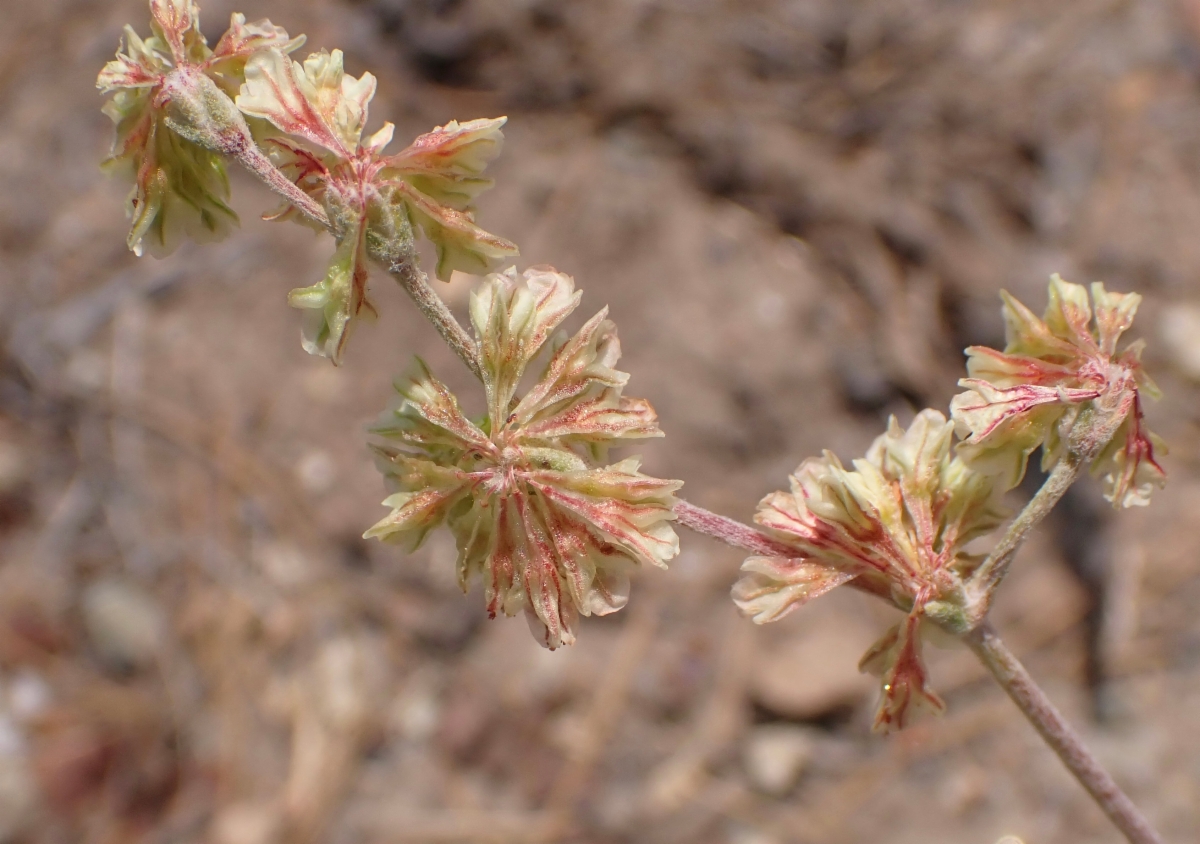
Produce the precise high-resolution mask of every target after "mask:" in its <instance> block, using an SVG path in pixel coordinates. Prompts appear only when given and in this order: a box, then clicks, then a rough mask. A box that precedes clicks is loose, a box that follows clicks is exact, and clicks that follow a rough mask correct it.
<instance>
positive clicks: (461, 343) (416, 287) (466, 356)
mask: <svg viewBox="0 0 1200 844" xmlns="http://www.w3.org/2000/svg"><path fill="white" fill-rule="evenodd" d="M389 272H391V274H392V275H393V276H394V277H395V279H396V280H397V281H398V282H400V286H401V287H403V288H404V289H405V291H407V292H408V295H409V296H411V297H412V300H413V302H415V303H416V305H417V307H418V308H420V310H421V313H423V314H425V316H426V317H427V318H428V319H429V321H430V322H432V323H433V327H434V328H436V329H437V331H438V334H441V335H442V339H443V340H445V341H446V343H447V344H448V345H449V346H450V348H451V349H452V350H453V351H454V354H456V355H458V356H459V358H461V359H462V362H463V363H465V364H466V365H467V369H469V370H471V372H472V373H474V375H475V377H476V378H478V379H479V380H481V381H482V380H483V369H482V368H481V367H480V365H479V344H478V343H476V342H475V341H474V340H473V339H471V335H470V334H468V333H467V330H466V329H465V328H463V327H462V324H461V323H459V321H458V320H457V319H455V317H454V314H453V313H451V311H450V309H449V308H448V307H446V303H445V302H443V301H442V297H440V296H438V295H437V293H436V292H435V291H434V289H433V288H432V287H431V286H430V284H429V277H428V276H426V275H425V271H424V270H422V269H421V268H420V267H418V266H417V265H416V262H415V260H414V261H399V262H397V263H395V264H393V265H392V267H391V269H390V270H389Z"/></svg>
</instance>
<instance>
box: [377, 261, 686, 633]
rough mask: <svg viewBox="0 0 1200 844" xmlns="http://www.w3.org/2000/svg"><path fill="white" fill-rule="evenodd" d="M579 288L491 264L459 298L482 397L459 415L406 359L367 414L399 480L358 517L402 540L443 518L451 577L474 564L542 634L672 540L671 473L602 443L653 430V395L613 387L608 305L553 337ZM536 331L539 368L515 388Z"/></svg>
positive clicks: (673, 548) (492, 604) (613, 588)
mask: <svg viewBox="0 0 1200 844" xmlns="http://www.w3.org/2000/svg"><path fill="white" fill-rule="evenodd" d="M578 303H579V293H577V292H575V290H574V283H573V281H572V280H571V278H570V276H567V275H564V274H562V273H558V272H555V271H554V270H552V269H549V268H536V269H530V270H526V271H525V273H524V274H523V275H517V273H516V271H515V270H514V269H510V270H509V271H507V272H506V273H503V274H492V275H490V276H488V278H487V279H486V281H485V282H484V284H483V286H482V287H481V288H480V289H479V290H477V291H476V292H475V293H474V295H473V296H472V299H471V321H472V323H473V324H474V327H475V331H476V334H477V335H478V337H479V353H480V362H481V368H482V370H483V379H484V386H485V389H486V394H487V413H486V415H485V416H484V417H483V419H482V420H480V421H479V423H478V424H476V423H474V422H472V421H471V420H469V419H468V418H467V417H466V416H465V415H464V414H463V412H462V410H461V409H460V408H459V405H458V402H457V400H456V399H455V398H454V396H453V395H452V394H451V393H450V392H449V390H448V389H447V388H446V387H445V386H444V385H443V384H442V383H441V382H439V381H438V380H437V379H435V378H434V377H433V375H431V374H430V372H429V370H428V369H427V368H426V367H425V365H424V364H423V363H421V362H420V361H419V360H418V361H417V364H416V367H415V369H414V370H413V372H412V373H411V374H409V375H408V376H407V377H405V378H402V379H401V380H400V381H399V382H398V383H397V385H396V388H397V390H398V392H399V393H400V396H401V397H402V401H401V402H400V404H399V406H398V407H397V408H396V409H394V410H393V411H391V412H389V413H388V414H386V415H385V417H384V419H383V420H382V421H381V422H380V424H379V425H378V427H376V428H375V429H374V432H375V433H376V434H378V435H379V437H380V438H381V442H380V444H379V445H378V446H377V450H378V453H379V455H380V464H381V469H382V470H383V471H384V473H385V475H386V476H387V477H388V478H390V480H391V482H392V483H393V484H394V485H395V487H396V489H397V490H398V491H397V492H396V493H395V494H394V495H392V496H391V497H389V498H388V499H387V500H386V501H384V504H385V505H386V506H389V507H392V508H393V509H392V512H391V514H390V515H388V516H387V517H386V518H384V519H383V520H382V521H380V522H379V523H378V524H377V525H375V526H374V527H373V528H371V529H370V530H369V531H367V533H366V535H367V536H368V537H378V538H380V539H385V540H389V541H393V542H398V543H400V544H402V545H404V546H406V547H407V548H409V549H413V548H416V547H417V546H419V545H420V544H421V543H422V541H423V540H424V539H425V537H426V536H427V535H428V533H429V532H430V531H431V530H432V529H434V528H435V527H436V526H438V525H439V524H443V523H445V524H446V525H447V526H448V527H449V528H450V531H451V532H452V533H453V534H454V537H455V539H456V541H457V545H458V577H459V581H460V583H461V584H462V586H463V589H464V590H465V589H466V588H467V586H468V584H469V583H470V581H471V580H472V579H473V578H474V577H475V576H476V575H480V576H482V579H483V581H484V584H485V598H486V602H487V609H488V613H489V615H491V616H493V617H494V616H495V615H496V613H498V612H503V613H505V614H507V615H515V614H516V612H517V611H518V610H522V609H523V610H524V611H525V614H526V617H527V619H528V620H529V623H530V627H531V629H532V630H533V631H534V634H535V636H536V637H537V638H538V640H539V641H540V642H542V644H544V645H545V646H546V647H549V648H552V649H553V648H557V647H559V646H561V645H568V644H571V643H572V642H573V641H574V640H575V624H576V619H577V617H578V616H579V615H585V616H586V615H592V614H596V615H604V614H606V613H610V612H614V611H616V610H618V609H620V608H621V607H622V606H624V604H625V602H626V600H627V598H628V588H629V569H630V567H631V566H632V565H633V564H636V563H646V564H652V565H656V566H664V565H665V564H666V562H667V561H668V560H670V559H671V558H672V557H674V556H675V555H676V553H678V550H679V542H678V539H677V537H676V536H675V532H674V531H673V530H672V528H671V524H670V520H671V519H673V518H674V516H673V514H672V512H671V510H672V507H673V505H674V501H675V499H674V495H673V493H674V492H675V490H677V489H678V488H679V486H680V483H679V482H678V481H667V480H660V479H658V478H652V477H648V476H646V475H643V474H642V473H641V472H639V471H638V466H639V464H638V461H637V460H636V459H633V458H630V459H626V460H622V461H620V462H618V463H614V464H611V465H606V463H607V449H608V447H609V446H610V445H613V444H619V443H621V442H623V441H625V440H632V439H641V438H645V437H657V436H661V435H662V432H661V431H660V430H659V429H658V424H657V419H656V416H655V413H654V410H653V408H651V407H650V405H649V403H648V402H646V401H644V400H642V399H633V398H628V397H626V396H623V395H622V394H621V390H622V387H623V386H624V384H625V382H626V381H627V380H628V377H629V376H628V375H627V374H626V373H624V372H620V371H618V370H616V369H614V368H613V367H614V366H615V364H616V362H617V359H618V358H619V357H620V345H619V343H618V341H617V334H616V328H615V327H614V326H613V324H612V323H611V322H610V321H609V320H608V319H606V315H607V310H603V311H601V312H600V313H598V314H596V315H595V316H594V317H592V319H590V320H588V322H587V323H586V324H585V325H584V326H583V327H582V328H581V329H580V330H579V331H578V332H577V333H576V334H575V335H574V336H572V337H570V338H569V339H560V340H558V341H557V342H554V341H552V340H551V335H552V334H554V332H555V329H556V328H557V327H558V326H559V324H560V323H561V322H562V321H563V319H565V318H566V317H567V315H568V314H570V313H571V312H572V311H573V310H574V309H575V308H576V306H577V305H578ZM547 347H549V348H551V350H552V351H551V354H550V355H549V359H548V361H547V362H546V364H545V368H544V369H543V370H542V374H541V377H540V378H539V379H538V380H537V382H536V383H535V384H534V385H533V386H531V387H530V388H529V389H528V391H527V392H525V394H524V395H523V396H520V397H519V398H518V397H517V387H518V383H519V382H520V381H521V378H522V376H523V375H524V374H525V371H526V369H527V368H528V367H529V366H530V364H531V363H532V362H533V360H534V358H535V357H537V355H538V354H539V352H541V351H542V350H543V348H547Z"/></svg>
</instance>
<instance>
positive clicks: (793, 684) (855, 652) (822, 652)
mask: <svg viewBox="0 0 1200 844" xmlns="http://www.w3.org/2000/svg"><path fill="white" fill-rule="evenodd" d="M806 609H807V608H806ZM860 628H861V625H858V624H855V623H852V622H850V621H848V620H846V619H845V618H844V617H843V616H840V615H835V614H829V615H828V616H827V617H825V618H823V619H821V623H820V624H819V625H816V624H813V625H809V626H806V627H805V629H804V630H803V632H802V633H800V635H796V636H792V637H789V638H788V639H786V640H784V641H782V642H779V643H778V644H776V645H775V646H774V647H770V648H763V649H762V650H760V652H759V654H758V656H757V658H756V659H755V664H754V668H753V669H752V671H751V675H750V693H751V695H752V696H753V698H754V699H755V701H756V702H757V703H758V704H759V705H761V706H762V707H763V708H764V709H766V710H768V711H769V712H772V713H774V714H775V715H779V716H781V717H784V718H789V719H796V720H815V719H819V718H822V717H825V716H828V715H831V714H835V713H837V712H838V711H839V710H843V709H846V708H849V707H854V706H857V705H858V704H859V703H861V702H862V701H863V699H864V698H866V697H868V696H869V695H870V694H872V692H873V691H874V689H875V685H876V683H875V680H874V679H873V678H871V677H869V676H867V675H866V674H863V673H862V672H860V671H859V670H858V661H859V659H861V658H862V655H863V652H864V650H865V649H866V647H867V646H868V645H869V644H870V642H869V640H868V641H867V644H865V645H864V644H863V639H864V636H863V633H864V631H863V630H862V629H860Z"/></svg>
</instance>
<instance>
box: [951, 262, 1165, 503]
mask: <svg viewBox="0 0 1200 844" xmlns="http://www.w3.org/2000/svg"><path fill="white" fill-rule="evenodd" d="M1001 298H1002V299H1003V300H1004V321H1005V326H1006V334H1007V341H1008V344H1007V346H1006V347H1005V350H1004V351H1003V352H998V351H996V350H995V349H990V348H987V347H985V346H971V347H970V348H968V349H967V356H968V360H967V372H968V375H969V377H968V378H964V379H963V380H962V381H960V382H959V383H960V385H961V386H963V387H966V388H967V391H966V392H964V393H962V394H960V395H958V396H956V397H955V398H954V400H953V401H952V402H951V405H950V408H951V413H952V415H953V418H954V421H955V424H956V425H957V427H958V432H959V435H960V436H961V437H963V439H964V442H963V444H962V446H961V447H960V452H961V453H962V455H963V456H964V457H966V458H967V459H969V460H970V461H971V462H972V464H973V465H974V466H976V468H978V469H980V470H982V471H986V472H990V473H995V474H998V475H1000V476H1001V478H1002V479H1003V483H1004V485H1005V487H1006V488H1011V487H1013V486H1015V485H1016V484H1017V483H1019V482H1020V480H1021V478H1022V476H1023V475H1024V474H1025V465H1026V462H1027V461H1028V459H1029V455H1030V454H1031V453H1032V452H1033V451H1034V450H1035V449H1037V448H1038V447H1039V446H1040V447H1041V448H1042V468H1043V469H1044V470H1049V469H1050V468H1052V467H1053V466H1054V465H1055V464H1056V463H1057V462H1058V461H1059V460H1060V459H1061V458H1062V456H1063V454H1064V453H1065V450H1066V449H1071V450H1073V451H1076V452H1077V453H1079V454H1080V455H1081V456H1083V457H1084V458H1085V459H1088V460H1091V470H1092V472H1093V474H1096V475H1099V476H1102V477H1103V479H1104V486H1105V493H1104V495H1105V498H1106V499H1108V500H1109V501H1111V502H1112V503H1113V505H1114V506H1116V507H1130V506H1138V505H1145V504H1147V503H1148V502H1149V499H1150V492H1151V489H1152V488H1153V487H1154V486H1156V485H1158V486H1161V485H1162V484H1163V482H1164V481H1165V477H1166V476H1165V473H1164V472H1163V469H1162V467H1161V466H1160V465H1159V463H1158V454H1159V453H1161V452H1162V451H1163V450H1164V448H1163V446H1162V444H1161V441H1159V439H1158V438H1157V437H1155V436H1154V435H1153V434H1151V433H1149V432H1148V431H1147V430H1146V427H1145V423H1144V419H1143V412H1142V398H1143V396H1149V397H1151V398H1157V397H1158V396H1159V391H1158V388H1157V387H1156V386H1155V385H1154V382H1153V381H1151V380H1150V378H1149V376H1148V375H1147V374H1146V372H1145V370H1144V368H1143V366H1142V362H1141V353H1142V348H1143V345H1144V344H1143V342H1142V341H1140V340H1139V341H1135V342H1133V343H1129V344H1128V345H1126V346H1125V347H1124V348H1123V349H1121V350H1120V351H1118V348H1117V347H1118V342H1119V340H1120V338H1121V335H1122V334H1123V333H1124V332H1125V331H1126V330H1127V329H1128V328H1129V326H1130V325H1131V324H1132V322H1133V317H1134V314H1135V313H1136V312H1137V307H1138V304H1139V303H1140V302H1141V297H1140V296H1138V295H1137V294H1136V293H1110V292H1108V291H1107V290H1105V289H1104V285H1103V284H1099V283H1096V284H1093V285H1092V286H1091V297H1090V300H1089V296H1088V291H1087V289H1085V288H1084V287H1083V286H1082V285H1079V284H1070V283H1069V282H1066V281H1063V280H1062V279H1061V278H1060V277H1059V276H1057V275H1055V276H1053V277H1052V278H1051V280H1050V302H1049V304H1048V305H1047V307H1046V313H1045V315H1044V316H1043V317H1042V318H1041V319H1039V318H1038V317H1037V316H1036V315H1034V314H1033V312H1032V311H1030V310H1029V309H1028V308H1026V307H1025V306H1024V305H1023V304H1021V303H1020V302H1018V301H1017V300H1016V299H1014V298H1013V297H1012V296H1010V295H1008V294H1007V293H1001Z"/></svg>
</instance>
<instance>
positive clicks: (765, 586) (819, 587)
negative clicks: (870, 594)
mask: <svg viewBox="0 0 1200 844" xmlns="http://www.w3.org/2000/svg"><path fill="white" fill-rule="evenodd" d="M742 571H744V572H747V574H746V575H745V576H743V577H742V578H741V579H740V580H738V581H737V582H736V583H735V584H734V585H733V590H732V596H733V602H734V604H736V605H737V608H738V609H739V610H740V611H741V613H742V615H745V616H749V617H750V618H751V619H752V620H753V621H754V623H755V624H766V623H768V622H771V621H778V620H779V619H781V618H783V617H784V616H785V615H787V614H788V613H790V612H791V611H792V610H794V609H797V608H799V607H802V606H804V605H805V604H807V603H808V602H809V601H811V600H812V599H814V598H819V597H820V596H821V595H824V594H825V593H826V592H829V591H831V590H832V589H835V588H837V587H838V586H841V585H842V584H843V583H847V582H849V581H851V580H853V579H854V575H852V574H847V573H846V572H843V571H838V570H837V569H833V568H830V567H829V566H823V565H821V564H820V563H814V562H812V561H811V560H803V559H793V558H789V557H750V558H748V559H747V560H746V561H745V562H744V563H742Z"/></svg>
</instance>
